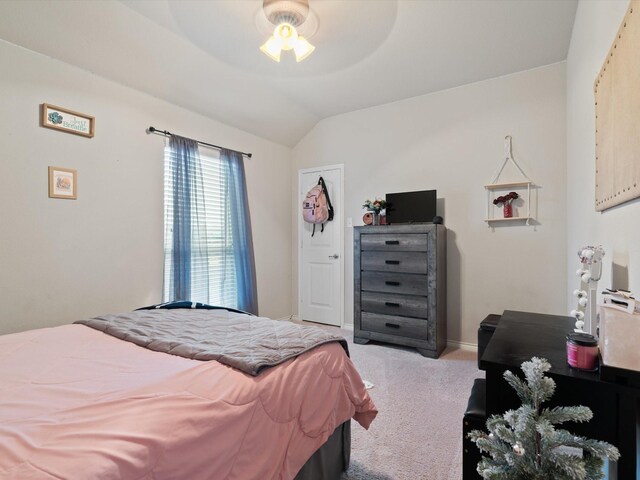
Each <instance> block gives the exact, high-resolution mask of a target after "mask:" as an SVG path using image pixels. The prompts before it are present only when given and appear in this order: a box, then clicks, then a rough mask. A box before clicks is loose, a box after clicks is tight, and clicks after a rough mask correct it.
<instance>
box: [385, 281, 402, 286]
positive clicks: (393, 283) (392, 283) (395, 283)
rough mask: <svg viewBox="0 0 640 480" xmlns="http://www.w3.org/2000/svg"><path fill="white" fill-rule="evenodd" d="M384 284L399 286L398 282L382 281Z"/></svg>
mask: <svg viewBox="0 0 640 480" xmlns="http://www.w3.org/2000/svg"><path fill="white" fill-rule="evenodd" d="M384 284H385V285H389V286H391V287H399V286H400V282H384Z"/></svg>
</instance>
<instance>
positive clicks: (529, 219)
mask: <svg viewBox="0 0 640 480" xmlns="http://www.w3.org/2000/svg"><path fill="white" fill-rule="evenodd" d="M532 219H533V217H510V218H485V219H484V221H485V222H488V223H491V222H509V221H515V220H526V221H527V223H529V221H531V220H532Z"/></svg>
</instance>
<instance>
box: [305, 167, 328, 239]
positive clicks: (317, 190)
mask: <svg viewBox="0 0 640 480" xmlns="http://www.w3.org/2000/svg"><path fill="white" fill-rule="evenodd" d="M302 218H303V219H304V221H305V222H307V223H313V233H312V234H311V236H312V237H313V236H314V235H315V233H316V225H317V224H320V225H322V228H321V230H320V231H321V232H324V224H325V222H330V221H331V220H333V205H331V200H330V199H329V192H328V191H327V186H326V185H325V183H324V179H323V178H322V177H320V179H319V180H318V184H317V185H316V186H315V187H313V188H312V189H311V190H309V192H308V193H307V196H306V197H305V198H304V201H303V202H302Z"/></svg>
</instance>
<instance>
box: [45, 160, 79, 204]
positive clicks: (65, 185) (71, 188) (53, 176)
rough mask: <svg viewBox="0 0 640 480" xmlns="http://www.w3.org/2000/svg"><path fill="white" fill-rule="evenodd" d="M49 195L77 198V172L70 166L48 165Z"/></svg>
mask: <svg viewBox="0 0 640 480" xmlns="http://www.w3.org/2000/svg"><path fill="white" fill-rule="evenodd" d="M49 197H50V198H68V199H70V200H75V199H76V198H78V174H77V172H76V171H75V170H73V169H71V168H62V167H49Z"/></svg>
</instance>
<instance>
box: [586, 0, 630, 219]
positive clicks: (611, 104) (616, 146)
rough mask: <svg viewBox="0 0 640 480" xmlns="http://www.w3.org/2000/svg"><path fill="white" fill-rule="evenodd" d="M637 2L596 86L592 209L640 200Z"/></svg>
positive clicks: (620, 29)
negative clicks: (593, 203)
mask: <svg viewBox="0 0 640 480" xmlns="http://www.w3.org/2000/svg"><path fill="white" fill-rule="evenodd" d="M639 16H640V0H632V1H631V2H629V7H628V9H627V13H626V15H625V16H624V18H623V20H622V23H621V25H620V28H619V30H618V34H617V35H616V36H615V38H614V41H613V45H611V48H610V49H609V52H608V54H607V55H606V57H605V59H604V62H603V64H602V68H601V69H600V72H599V73H598V76H597V77H596V79H595V83H594V97H595V119H594V124H595V129H596V131H595V152H596V158H595V160H596V172H595V209H596V211H598V212H600V211H603V210H606V209H607V208H611V207H614V206H616V205H620V204H622V203H625V202H628V201H630V200H633V199H635V198H638V197H640V169H638V149H639V148H640V142H639V140H638V131H640V113H639V112H640V89H638V78H640V62H638V45H640V18H638V17H639Z"/></svg>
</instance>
